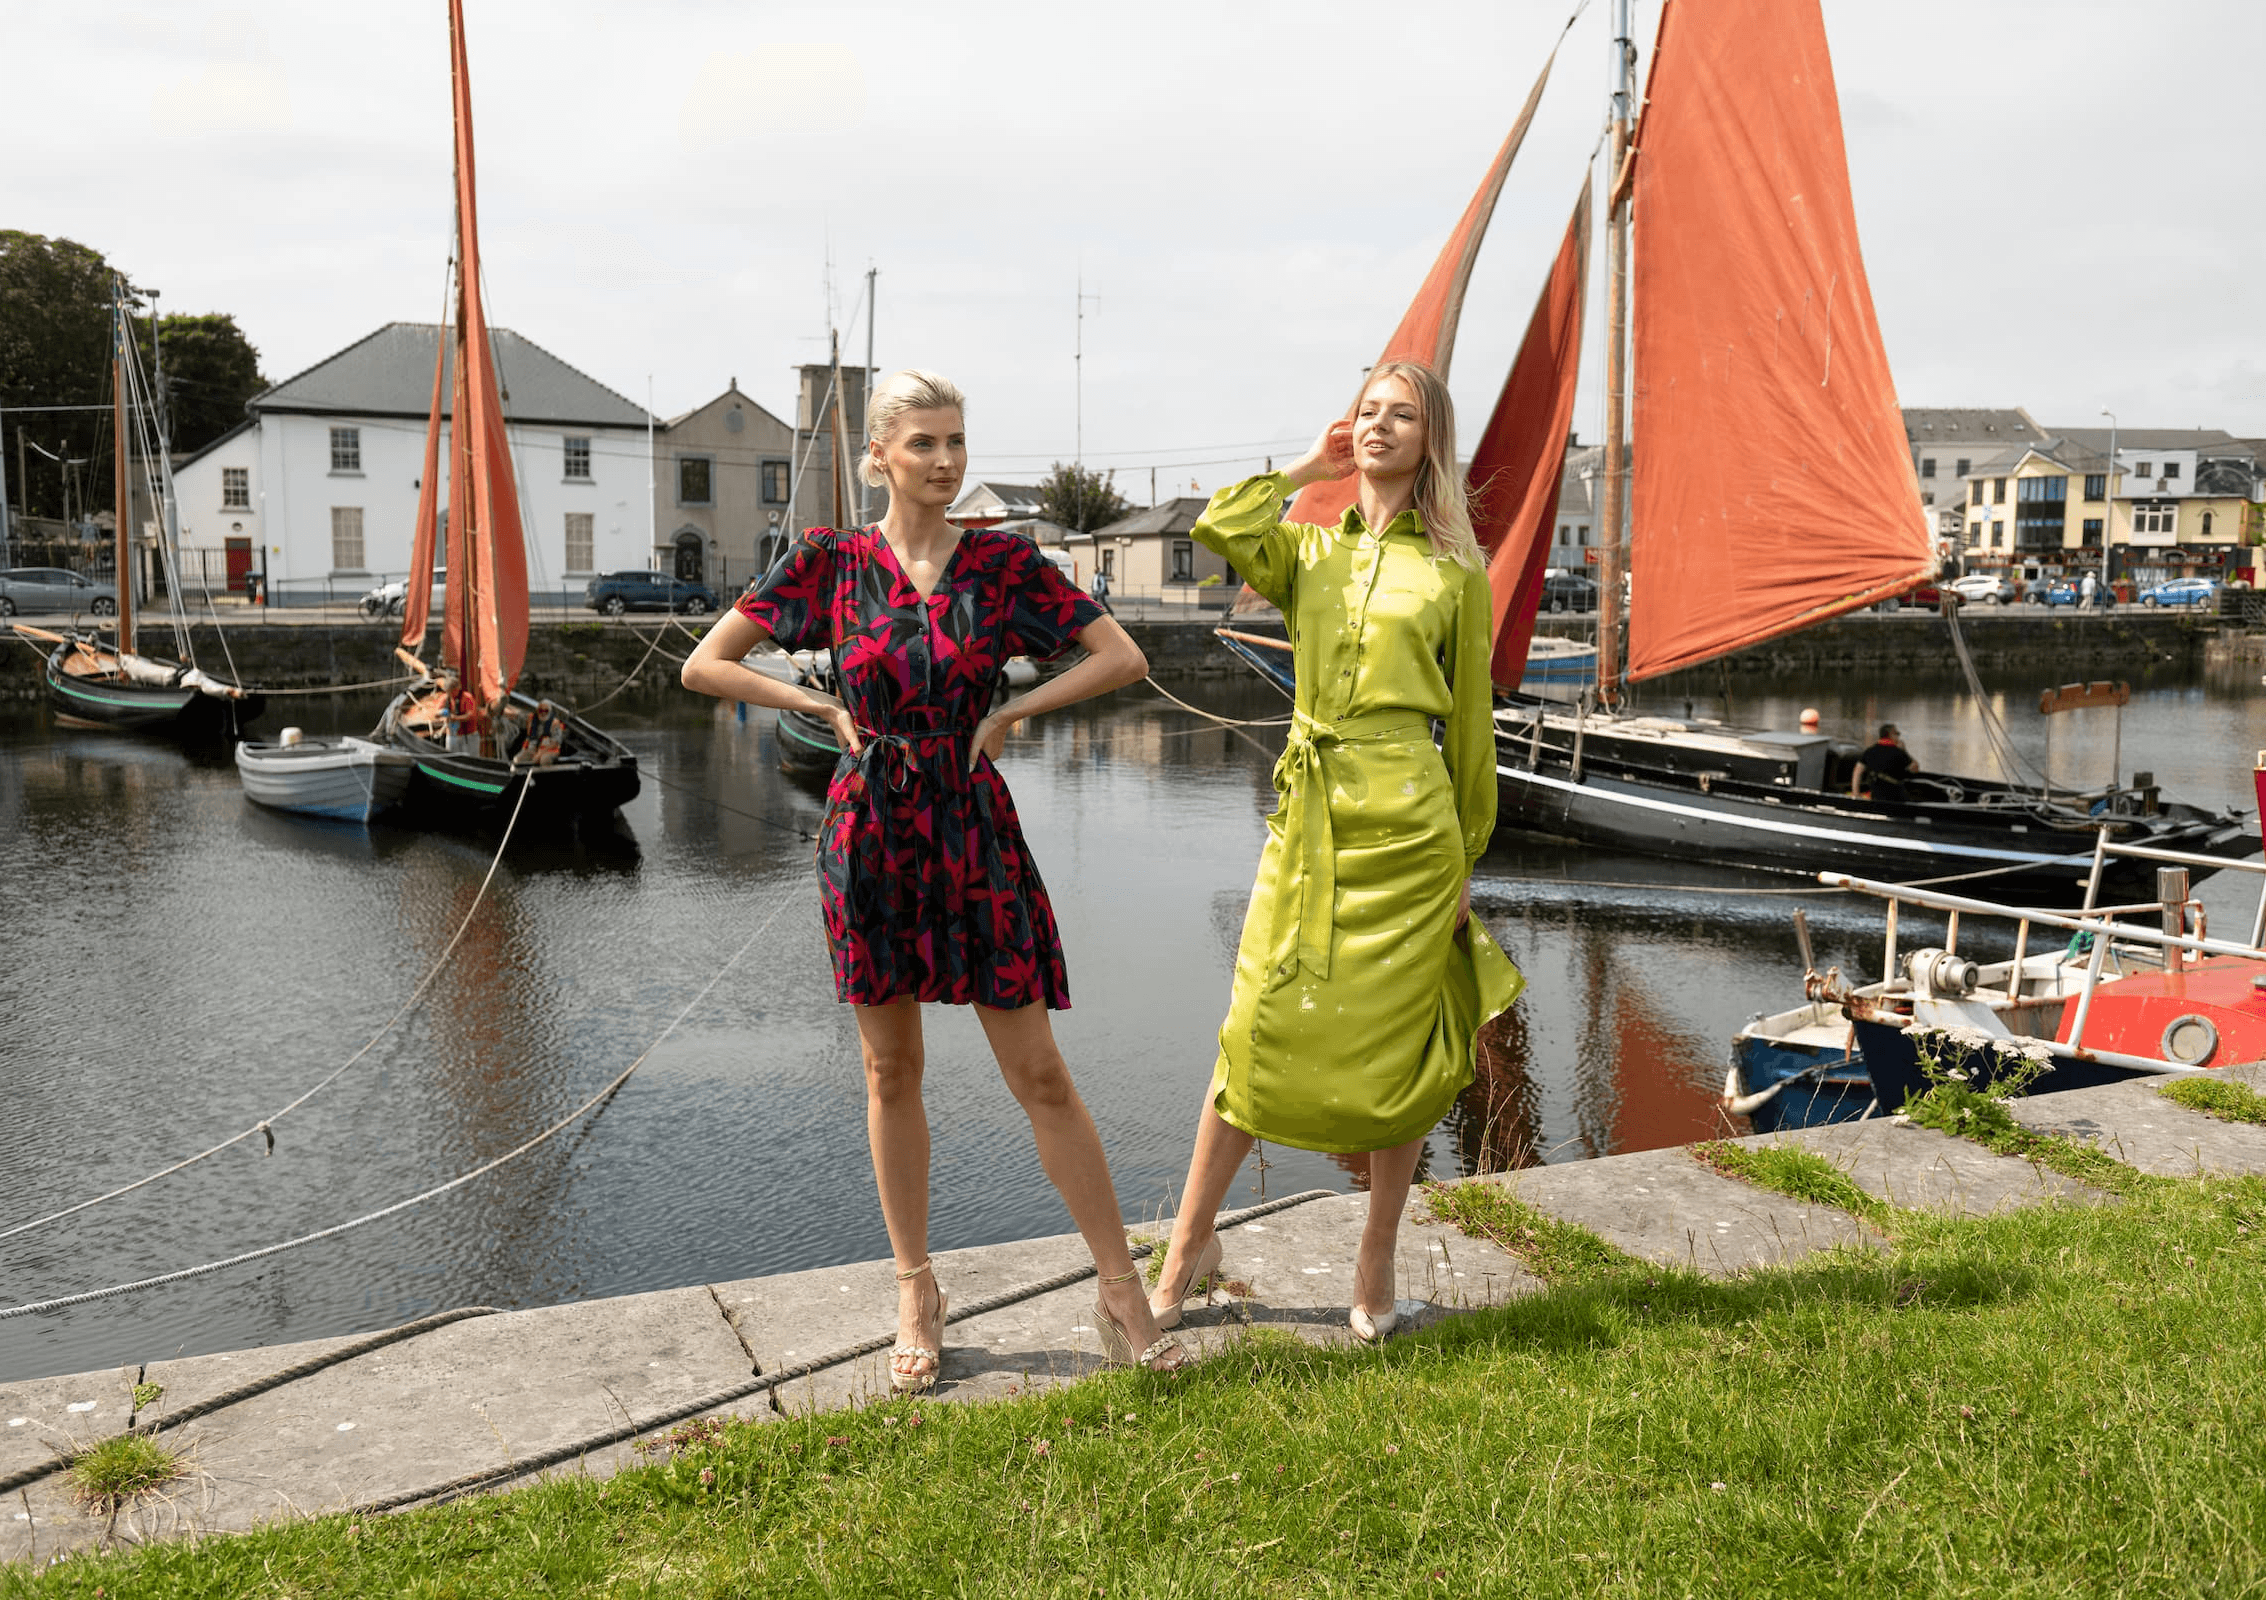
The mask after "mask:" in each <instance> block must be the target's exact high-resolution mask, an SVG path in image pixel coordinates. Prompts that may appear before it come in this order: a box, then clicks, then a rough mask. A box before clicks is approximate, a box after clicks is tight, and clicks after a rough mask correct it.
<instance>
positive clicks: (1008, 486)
mask: <svg viewBox="0 0 2266 1600" xmlns="http://www.w3.org/2000/svg"><path fill="white" fill-rule="evenodd" d="M985 493H988V494H990V496H991V497H992V498H993V499H994V500H996V501H998V502H999V507H1000V513H999V514H1000V515H1001V516H1003V517H1035V516H1037V515H1038V511H1039V487H1038V485H1037V484H1035V483H994V482H992V481H991V480H990V479H988V478H986V479H982V480H980V481H978V482H975V483H971V484H969V485H968V486H967V488H965V489H964V490H962V491H961V493H960V499H959V503H958V504H956V505H954V506H953V508H952V509H951V511H949V512H947V513H946V515H948V516H961V515H965V514H967V512H968V511H969V510H970V508H971V503H972V502H973V501H974V500H975V498H976V496H977V495H979V494H985Z"/></svg>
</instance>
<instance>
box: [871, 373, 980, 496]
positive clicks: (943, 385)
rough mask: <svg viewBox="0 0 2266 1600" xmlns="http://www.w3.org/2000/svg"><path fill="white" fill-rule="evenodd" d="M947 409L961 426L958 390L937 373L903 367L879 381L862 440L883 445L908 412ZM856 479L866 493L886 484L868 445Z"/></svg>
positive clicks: (964, 409) (964, 403) (962, 400)
mask: <svg viewBox="0 0 2266 1600" xmlns="http://www.w3.org/2000/svg"><path fill="white" fill-rule="evenodd" d="M947 407H949V408H950V409H952V410H954V411H957V412H959V413H960V417H961V420H962V421H963V422H964V421H966V419H967V415H968V397H967V396H966V395H964V394H962V393H961V392H960V386H959V385H958V384H956V383H954V382H953V381H952V380H951V379H950V378H947V377H945V376H944V375H943V374H942V373H940V372H924V371H922V370H921V369H920V368H919V367H907V368H905V370H904V371H902V372H892V373H891V374H889V376H888V377H886V378H884V379H882V380H881V386H880V387H879V388H877V389H875V390H874V391H873V398H872V399H870V400H868V401H867V402H866V407H865V436H866V438H867V439H869V440H871V441H872V443H873V444H887V443H888V442H889V436H890V435H891V434H893V433H895V432H896V431H897V419H898V418H899V417H901V416H903V415H904V414H905V413H906V412H908V411H941V410H944V409H945V408H947ZM858 479H859V481H860V482H862V483H863V484H865V486H866V487H867V488H869V489H879V488H882V487H884V486H885V485H887V483H888V482H889V474H888V473H886V472H884V471H882V470H881V463H880V462H879V461H877V460H875V459H874V455H873V450H872V448H871V446H870V445H869V446H868V448H867V450H866V453H865V454H864V455H862V456H860V457H859V458H858Z"/></svg>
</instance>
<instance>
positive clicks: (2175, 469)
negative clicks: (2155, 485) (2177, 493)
mask: <svg viewBox="0 0 2266 1600" xmlns="http://www.w3.org/2000/svg"><path fill="white" fill-rule="evenodd" d="M2164 476H2165V477H2167V478H2176V477H2178V476H2179V463H2178V462H2176V461H2167V462H2165V463H2164Z"/></svg>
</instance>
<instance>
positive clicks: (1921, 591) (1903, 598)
mask: <svg viewBox="0 0 2266 1600" xmlns="http://www.w3.org/2000/svg"><path fill="white" fill-rule="evenodd" d="M1943 596H1944V591H1943V590H1942V589H1940V588H1938V587H1937V586H1936V585H1934V584H1932V583H1923V584H1921V585H1919V586H1918V587H1917V588H1912V589H1907V590H1905V591H1904V592H1903V593H1902V594H1892V595H1890V596H1889V597H1888V598H1887V599H1886V600H1883V601H1882V602H1881V603H1880V604H1879V605H1878V606H1877V607H1875V608H1874V609H1876V610H1879V611H1902V610H1903V609H1904V608H1905V607H1906V606H1940V605H1942V604H1943Z"/></svg>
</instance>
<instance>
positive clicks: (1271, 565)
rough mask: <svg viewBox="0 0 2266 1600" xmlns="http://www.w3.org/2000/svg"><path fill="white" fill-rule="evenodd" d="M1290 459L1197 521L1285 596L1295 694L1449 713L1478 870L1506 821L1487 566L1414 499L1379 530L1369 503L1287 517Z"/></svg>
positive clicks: (1449, 753)
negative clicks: (1475, 564)
mask: <svg viewBox="0 0 2266 1600" xmlns="http://www.w3.org/2000/svg"><path fill="white" fill-rule="evenodd" d="M1293 492H1294V491H1293V489H1292V487H1291V483H1290V480H1289V479H1288V478H1286V477H1284V476H1283V475H1282V474H1281V473H1279V472H1268V473H1261V474H1260V475H1259V476H1257V477H1253V478H1246V479H1244V480H1243V481H1242V482H1241V483H1238V484H1234V485H1232V486H1230V487H1229V488H1225V489H1222V490H1221V491H1220V492H1219V493H1217V494H1215V495H1214V496H1212V503H1211V504H1210V505H1208V506H1206V507H1205V508H1204V515H1203V516H1202V518H1201V519H1199V520H1198V522H1197V523H1196V526H1195V528H1194V529H1193V530H1191V531H1192V534H1193V536H1194V538H1195V539H1196V540H1197V541H1198V542H1199V543H1201V544H1202V545H1204V546H1205V547H1206V548H1207V549H1211V550H1215V551H1217V552H1219V554H1221V555H1222V556H1225V557H1226V558H1227V560H1228V561H1229V562H1230V563H1231V564H1232V565H1233V566H1234V567H1235V569H1236V571H1238V572H1240V573H1241V574H1242V575H1243V578H1244V581H1245V582H1247V583H1248V584H1250V585H1251V587H1252V589H1254V590H1255V591H1256V592H1257V593H1259V594H1260V595H1262V596H1264V597H1265V598H1266V599H1267V600H1269V601H1271V602H1273V604H1274V605H1276V606H1277V607H1278V608H1280V609H1281V611H1282V614H1283V623H1284V627H1285V629H1286V631H1287V632H1288V634H1289V636H1290V643H1291V655H1292V660H1293V661H1294V663H1295V664H1296V666H1297V671H1298V691H1297V708H1298V710H1299V711H1301V712H1303V713H1304V714H1305V715H1306V716H1307V717H1309V718H1311V719H1312V720H1313V721H1314V722H1316V723H1319V724H1324V725H1334V724H1338V723H1343V722H1347V721H1349V720H1351V719H1353V718H1356V717H1365V716H1369V715H1371V714H1373V713H1378V712H1386V711H1395V710H1398V711H1413V712H1416V713H1418V714H1420V715H1422V716H1425V717H1430V718H1433V719H1435V720H1437V721H1438V722H1439V723H1440V724H1441V728H1442V736H1441V740H1440V755H1441V758H1442V760H1443V761H1444V762H1445V763H1446V765H1447V769H1448V776H1449V780H1450V783H1451V785H1452V787H1453V789H1454V793H1455V806H1456V822H1457V827H1458V831H1459V832H1460V833H1461V835H1462V840H1463V857H1464V872H1465V875H1466V876H1469V875H1470V872H1471V869H1472V867H1473V866H1474V865H1476V864H1477V862H1478V860H1479V858H1480V857H1481V856H1482V855H1484V854H1486V852H1487V840H1488V838H1489V836H1490V835H1492V834H1493V833H1494V831H1495V802H1496V790H1495V727H1494V693H1495V691H1494V683H1493V681H1492V679H1491V677H1490V675H1489V657H1490V655H1491V654H1492V649H1491V647H1492V643H1493V641H1492V638H1491V636H1490V630H1491V628H1492V626H1493V615H1492V611H1491V608H1490V605H1489V599H1488V591H1487V575H1486V573H1485V572H1483V571H1475V570H1473V569H1471V568H1469V567H1465V566H1463V565H1461V564H1460V563H1458V562H1456V561H1454V560H1452V559H1450V558H1449V557H1447V556H1443V555H1440V554H1438V553H1436V552H1435V551H1434V550H1433V548H1432V541H1431V540H1430V539H1429V538H1428V537H1426V535H1425V532H1424V523H1423V520H1422V519H1421V518H1420V517H1419V516H1418V515H1417V514H1416V512H1415V511H1414V510H1413V509H1412V510H1408V511H1403V512H1402V513H1401V514H1400V515H1399V516H1397V517H1395V518H1393V520H1392V521H1391V523H1389V524H1388V525H1387V526H1386V528H1385V530H1384V531H1383V532H1382V533H1378V532H1376V531H1375V530H1373V529H1372V528H1371V527H1370V526H1369V524H1368V522H1367V520H1366V519H1365V518H1364V517H1363V516H1362V514H1361V508H1360V506H1359V505H1352V506H1348V507H1347V508H1346V512H1345V515H1344V516H1343V517H1341V518H1340V519H1339V520H1338V523H1337V525H1336V526H1335V527H1330V528H1324V527H1318V526H1316V525H1314V524H1313V523H1306V522H1285V521H1284V520H1283V515H1282V513H1283V502H1284V501H1285V500H1287V499H1289V498H1290V496H1291V495H1292V493H1293Z"/></svg>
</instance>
